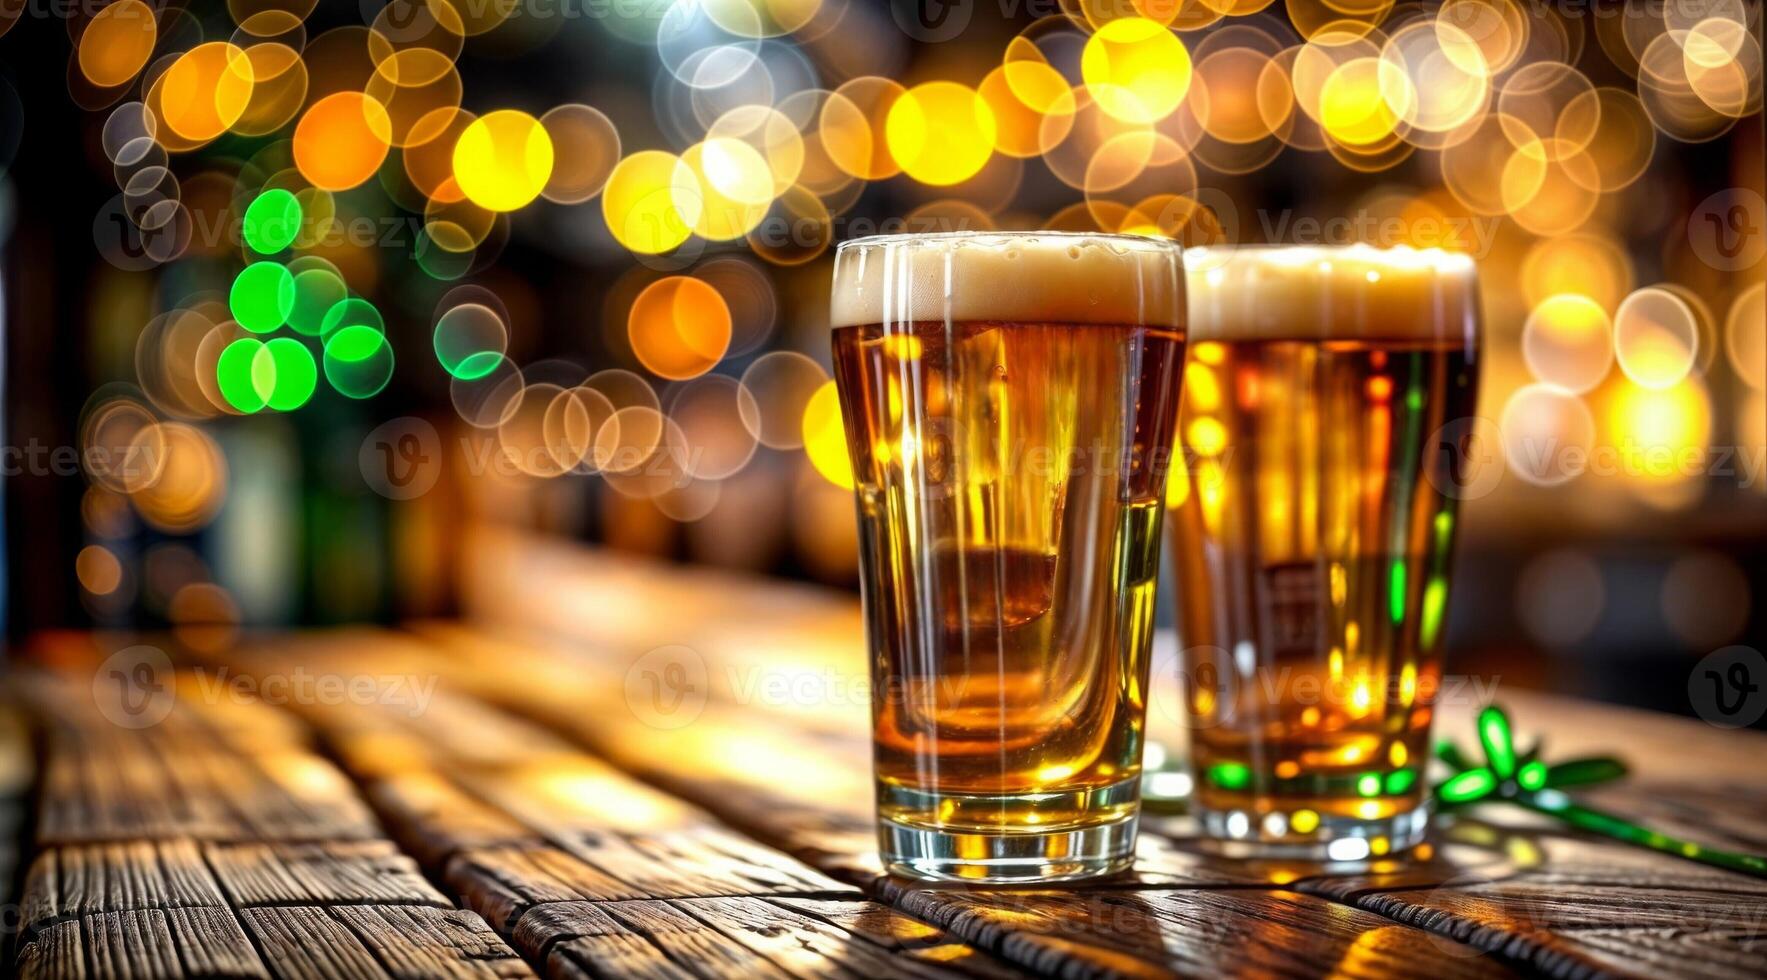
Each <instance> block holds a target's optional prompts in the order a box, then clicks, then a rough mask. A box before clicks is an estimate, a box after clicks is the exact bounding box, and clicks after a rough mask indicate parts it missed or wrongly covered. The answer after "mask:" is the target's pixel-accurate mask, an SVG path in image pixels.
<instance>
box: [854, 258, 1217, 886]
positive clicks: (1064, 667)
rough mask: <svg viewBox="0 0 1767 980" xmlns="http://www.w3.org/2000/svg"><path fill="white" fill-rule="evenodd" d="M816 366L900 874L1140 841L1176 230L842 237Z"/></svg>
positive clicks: (1180, 304) (1175, 320)
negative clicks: (867, 655)
mask: <svg viewBox="0 0 1767 980" xmlns="http://www.w3.org/2000/svg"><path fill="white" fill-rule="evenodd" d="M832 308H833V323H834V327H835V329H834V366H835V376H836V380H837V382H838V384H839V389H840V395H841V411H842V414H843V418H844V420H845V425H846V435H847V444H848V447H849V450H850V453H851V458H852V463H853V473H854V479H855V483H856V491H857V493H856V496H857V502H858V512H859V537H860V554H861V573H862V584H863V589H864V602H865V609H866V616H867V624H866V625H867V634H868V641H869V646H870V650H871V664H872V675H873V676H872V680H873V697H872V718H873V723H874V733H875V761H876V783H877V804H878V813H879V841H880V849H881V851H882V855H883V858H884V861H885V863H886V864H887V865H888V866H889V867H890V868H891V870H893V871H896V872H898V873H903V874H911V875H918V876H923V877H934V878H957V879H963V880H971V881H1020V880H1057V879H1062V878H1074V877H1082V876H1088V875H1094V874H1103V873H1108V872H1111V871H1115V870H1118V869H1120V868H1122V867H1125V866H1126V865H1127V864H1128V862H1129V861H1130V859H1131V857H1132V855H1133V852H1134V844H1135V827H1136V815H1137V810H1138V807H1139V800H1140V794H1139V777H1140V767H1141V750H1142V733H1143V724H1144V720H1145V713H1146V712H1145V698H1146V693H1145V692H1146V689H1147V679H1148V644H1149V639H1150V631H1151V628H1152V617H1153V609H1154V588H1155V579H1156V573H1157V570H1158V566H1159V551H1160V546H1159V542H1160V523H1161V520H1162V517H1163V508H1162V507H1161V499H1162V495H1163V492H1164V489H1165V481H1166V473H1167V466H1168V464H1169V461H1170V459H1171V456H1172V452H1171V449H1172V446H1173V439H1174V435H1175V433H1174V429H1173V425H1174V423H1175V421H1176V417H1177V407H1178V405H1177V399H1178V391H1179V382H1180V379H1181V376H1182V362H1183V356H1184V316H1185V313H1184V279H1183V271H1182V266H1181V262H1180V258H1179V251H1178V248H1177V247H1176V246H1175V245H1172V244H1170V243H1167V242H1162V241H1156V240H1152V239H1145V238H1132V237H1119V236H1105V235H1068V234H1049V233H1041V234H986V235H969V234H959V235H926V236H898V237H881V238H869V239H863V240H859V241H854V242H848V243H847V244H845V245H843V246H842V247H841V249H840V251H839V253H838V255H837V258H836V261H835V275H834V293H833V302H832Z"/></svg>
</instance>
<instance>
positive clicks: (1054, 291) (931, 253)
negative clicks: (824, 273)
mask: <svg viewBox="0 0 1767 980" xmlns="http://www.w3.org/2000/svg"><path fill="white" fill-rule="evenodd" d="M830 305H831V307H832V313H831V325H832V326H836V327H845V326H856V325H863V324H870V323H903V322H907V321H925V320H931V321H934V322H944V321H945V320H947V319H949V320H952V321H959V320H968V321H976V320H1003V321H1012V322H1019V323H1092V324H1140V325H1147V326H1159V327H1179V328H1182V327H1183V326H1184V321H1185V301H1184V272H1183V267H1182V265H1181V263H1180V260H1179V250H1178V248H1177V246H1175V245H1174V244H1172V243H1171V242H1167V241H1163V240H1159V239H1152V238H1139V237H1134V236H1128V235H1090V234H1074V233H1069V232H1036V233H1030V234H1001V233H969V232H957V233H949V234H937V235H900V236H877V237H873V238H861V239H855V240H854V241H850V242H846V243H844V244H842V245H841V247H840V251H839V253H838V254H837V256H836V258H835V264H834V294H833V297H832V302H831V304H830Z"/></svg>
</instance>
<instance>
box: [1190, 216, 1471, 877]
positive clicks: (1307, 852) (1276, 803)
mask: <svg viewBox="0 0 1767 980" xmlns="http://www.w3.org/2000/svg"><path fill="white" fill-rule="evenodd" d="M1186 258H1187V260H1189V262H1190V263H1191V264H1192V269H1191V271H1190V274H1189V283H1190V297H1191V298H1190V316H1191V321H1190V322H1191V326H1190V329H1191V340H1192V344H1193V345H1192V349H1191V359H1190V363H1189V364H1188V366H1187V368H1186V374H1185V385H1184V402H1183V410H1182V412H1181V415H1180V419H1179V439H1180V449H1181V452H1180V455H1179V458H1178V462H1177V464H1175V465H1174V467H1173V484H1172V487H1171V491H1170V500H1171V503H1172V504H1174V505H1175V509H1174V510H1173V511H1172V513H1171V514H1170V515H1169V516H1168V518H1167V526H1168V528H1169V529H1170V531H1169V533H1170V535H1171V538H1172V542H1173V545H1174V551H1175V553H1176V557H1177V561H1176V578H1177V592H1178V596H1179V608H1178V611H1179V617H1178V621H1179V637H1180V643H1181V645H1182V647H1183V662H1184V672H1185V678H1184V679H1185V682H1186V683H1185V689H1186V696H1187V702H1188V707H1189V710H1190V716H1191V718H1190V723H1191V762H1192V766H1193V767H1194V771H1195V777H1196V790H1195V797H1194V800H1193V804H1194V808H1195V809H1196V810H1197V811H1198V812H1199V815H1200V817H1201V820H1202V824H1203V828H1204V830H1205V832H1206V833H1207V834H1208V836H1209V837H1210V838H1211V839H1212V840H1213V841H1215V842H1217V844H1218V845H1219V846H1220V848H1221V849H1222V850H1224V851H1226V852H1227V853H1229V854H1238V855H1243V856H1264V857H1295V858H1310V859H1320V860H1328V861H1354V860H1362V859H1366V858H1370V857H1375V856H1379V855H1385V854H1392V853H1397V852H1399V851H1403V850H1405V849H1407V848H1409V847H1411V846H1412V845H1413V844H1415V843H1417V842H1418V841H1419V840H1420V839H1422V836H1423V832H1424V829H1425V825H1426V822H1427V819H1428V813H1427V810H1426V806H1425V794H1426V791H1427V789H1428V787H1427V784H1426V780H1425V779H1424V770H1425V766H1426V765H1427V764H1428V761H1429V751H1430V743H1429V731H1430V716H1431V714H1432V703H1433V699H1434V696H1435V693H1436V689H1437V686H1438V682H1439V680H1440V678H1441V669H1442V663H1441V650H1442V629H1443V613H1444V611H1445V610H1446V608H1447V604H1448V581H1449V574H1450V563H1451V558H1452V555H1453V547H1454V535H1455V525H1456V523H1457V516H1456V512H1457V504H1458V502H1459V500H1460V498H1461V497H1462V496H1464V495H1465V491H1466V490H1467V489H1468V488H1469V487H1471V486H1475V485H1476V477H1477V475H1476V474H1470V473H1468V472H1466V471H1465V464H1466V463H1467V461H1468V459H1469V456H1470V454H1468V453H1466V452H1465V446H1464V440H1465V439H1466V438H1470V437H1471V435H1472V425H1471V423H1472V421H1473V419H1472V413H1473V408H1474V401H1475V398H1476V394H1477V388H1478V346H1479V313H1478V298H1477V289H1476V284H1475V280H1474V275H1473V266H1472V261H1471V260H1470V259H1469V258H1467V257H1466V256H1463V255H1452V254H1448V253H1444V252H1440V251H1435V250H1429V251H1418V250H1413V249H1404V248H1401V249H1376V248H1372V247H1366V246H1347V247H1341V248H1313V247H1292V248H1239V249H1228V250H1221V249H1193V250H1191V252H1190V253H1189V254H1188V255H1187V256H1186ZM1469 481H1471V482H1469Z"/></svg>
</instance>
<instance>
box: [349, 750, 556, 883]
mask: <svg viewBox="0 0 1767 980" xmlns="http://www.w3.org/2000/svg"><path fill="white" fill-rule="evenodd" d="M366 792H367V796H368V800H369V803H370V804H371V805H372V806H373V807H374V809H375V810H376V811H377V812H378V813H379V814H380V817H381V820H382V821H383V822H384V823H385V824H386V825H387V828H388V829H389V830H390V831H392V834H393V836H394V838H395V839H397V840H398V841H399V844H400V846H401V847H403V848H404V849H405V851H406V852H408V853H410V854H411V855H412V856H414V857H416V858H417V860H418V861H419V862H421V863H422V864H423V866H424V867H425V868H428V869H430V870H432V871H438V872H439V871H441V870H442V869H443V868H445V867H446V865H447V863H448V859H449V858H451V857H453V856H454V855H456V854H458V853H460V852H462V851H466V850H472V849H476V848H495V847H505V846H511V845H522V844H526V845H538V844H539V843H540V837H539V835H538V834H537V833H535V832H534V830H533V829H531V828H529V827H526V826H523V825H522V824H520V823H518V822H517V821H516V820H515V819H514V818H512V817H510V816H509V815H508V814H506V813H504V812H503V811H501V810H498V809H496V808H495V807H492V806H489V805H487V804H485V803H482V802H480V801H479V800H478V799H476V798H474V797H472V796H470V795H468V794H467V793H465V792H464V791H462V790H461V789H460V788H459V787H458V786H456V785H454V783H452V782H450V781H449V780H447V779H445V778H443V777H442V776H439V775H437V774H436V773H433V772H406V773H399V774H396V775H392V776H388V777H387V778H385V779H378V780H374V781H371V782H369V783H368V785H367V787H366Z"/></svg>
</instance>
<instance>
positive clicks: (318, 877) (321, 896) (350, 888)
mask: <svg viewBox="0 0 1767 980" xmlns="http://www.w3.org/2000/svg"><path fill="white" fill-rule="evenodd" d="M203 853H204V855H205V856H206V857H207V858H208V862H209V865H210V867H212V868H213V869H214V871H215V875H216V877H217V878H219V880H220V882H221V885H222V887H224V888H225V889H226V890H227V896H228V898H229V899H230V900H231V901H232V903H233V904H234V905H235V906H250V905H278V904H280V905H336V904H346V903H348V904H364V905H394V904H415V905H437V906H443V907H446V906H448V905H450V904H451V903H449V901H448V900H447V898H446V897H444V896H443V895H442V893H441V892H438V891H436V889H435V887H434V886H432V885H431V884H430V883H429V882H428V881H427V880H425V879H424V877H423V875H422V873H421V872H419V871H418V869H417V862H416V861H413V860H412V859H411V858H410V857H409V856H407V855H404V854H401V853H399V851H398V850H397V849H396V848H395V847H394V846H393V845H392V844H391V843H390V842H388V841H347V842H343V843H337V844H210V845H207V846H205V847H204V848H203Z"/></svg>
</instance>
